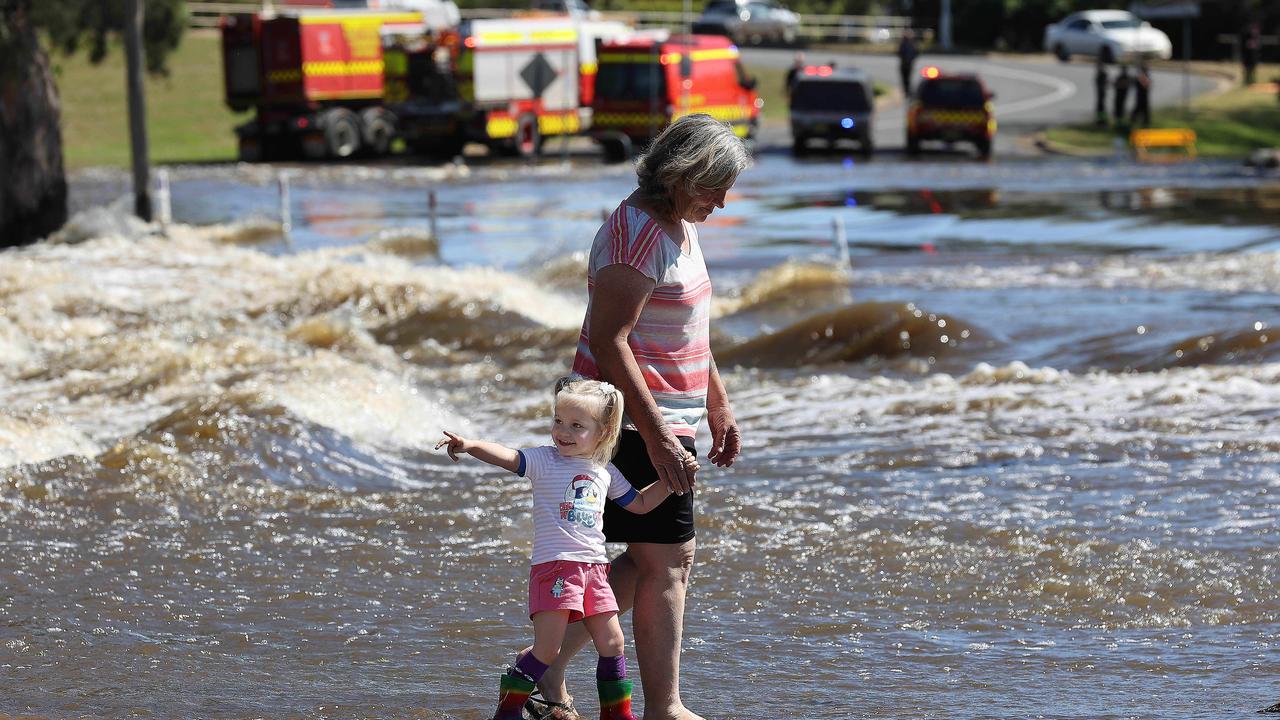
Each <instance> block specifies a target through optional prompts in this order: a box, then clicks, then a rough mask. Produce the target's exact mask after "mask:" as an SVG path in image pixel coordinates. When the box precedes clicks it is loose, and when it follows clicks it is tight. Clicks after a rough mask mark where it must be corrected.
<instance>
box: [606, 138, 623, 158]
mask: <svg viewBox="0 0 1280 720" xmlns="http://www.w3.org/2000/svg"><path fill="white" fill-rule="evenodd" d="M600 149H601V150H603V151H604V159H605V162H611V163H620V162H623V161H624V160H626V159H627V146H626V144H624V143H623V142H622V141H621V140H618V139H617V138H604V139H602V140H601V141H600Z"/></svg>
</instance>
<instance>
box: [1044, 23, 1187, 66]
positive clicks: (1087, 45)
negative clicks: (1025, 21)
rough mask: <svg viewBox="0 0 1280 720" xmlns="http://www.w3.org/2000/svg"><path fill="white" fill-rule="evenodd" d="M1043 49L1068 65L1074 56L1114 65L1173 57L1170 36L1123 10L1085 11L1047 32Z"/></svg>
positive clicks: (1048, 28)
mask: <svg viewBox="0 0 1280 720" xmlns="http://www.w3.org/2000/svg"><path fill="white" fill-rule="evenodd" d="M1044 49H1045V50H1048V51H1049V52H1051V53H1053V54H1054V55H1057V56H1058V59H1059V60H1061V61H1063V62H1066V61H1068V60H1070V59H1071V56H1072V55H1086V56H1088V57H1097V58H1101V59H1102V61H1103V62H1108V63H1110V62H1115V61H1117V60H1121V59H1124V58H1131V57H1157V58H1160V59H1162V60H1168V59H1169V57H1170V56H1171V55H1173V44H1172V43H1170V42H1169V36H1168V35H1165V34H1164V33H1163V32H1161V31H1160V30H1157V29H1156V28H1153V27H1151V23H1149V22H1146V21H1145V20H1142V19H1141V18H1139V17H1138V16H1137V15H1134V14H1133V13H1130V12H1125V11H1124V10H1085V11H1084V12H1078V13H1074V14H1071V15H1068V16H1067V17H1066V18H1065V19H1063V20H1062V21H1061V22H1057V23H1054V24H1052V25H1048V26H1046V27H1045V29H1044Z"/></svg>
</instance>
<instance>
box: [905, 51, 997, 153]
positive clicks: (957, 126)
mask: <svg viewBox="0 0 1280 720" xmlns="http://www.w3.org/2000/svg"><path fill="white" fill-rule="evenodd" d="M920 74H921V75H922V76H923V79H921V81H920V82H918V83H916V91H915V95H914V97H913V98H912V100H911V105H910V106H909V107H908V108H907V153H908V154H910V155H914V154H916V153H918V152H920V143H921V142H923V141H926V140H941V141H943V142H946V143H953V142H957V141H964V142H971V143H973V146H974V147H975V148H976V149H977V150H978V155H980V156H981V157H983V158H984V159H985V158H989V157H991V143H992V142H993V141H994V140H995V137H996V113H995V106H994V105H993V103H992V101H993V100H994V99H995V94H994V93H992V92H991V91H989V90H987V86H986V85H984V84H983V82H982V79H981V78H979V77H978V76H977V75H970V74H963V75H962V74H953V73H943V72H941V71H940V70H939V69H938V68H936V67H932V66H930V67H926V68H924V70H922V71H921V73H920Z"/></svg>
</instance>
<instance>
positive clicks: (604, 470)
mask: <svg viewBox="0 0 1280 720" xmlns="http://www.w3.org/2000/svg"><path fill="white" fill-rule="evenodd" d="M519 452H520V467H519V468H518V469H517V474H519V475H522V476H524V477H527V478H529V482H530V483H531V484H532V485H533V564H534V565H537V564H539V563H545V562H552V561H553V560H572V561H574V562H584V563H607V562H609V556H608V554H607V553H606V552H605V547H604V500H605V498H606V497H608V498H609V499H610V500H613V501H614V502H617V503H618V504H619V505H622V506H624V507H625V506H626V505H628V504H630V503H631V501H632V500H633V499H635V495H636V491H635V488H633V487H631V483H629V482H627V479H626V478H624V477H623V476H622V473H621V472H619V471H618V468H616V467H614V466H613V463H610V464H608V465H605V466H603V467H601V466H600V465H597V464H595V463H594V462H592V461H590V460H588V459H586V458H578V457H567V456H565V455H561V454H560V451H559V450H557V449H555V448H554V447H552V446H550V445H544V446H543V447H536V448H529V449H527V450H521V451H519Z"/></svg>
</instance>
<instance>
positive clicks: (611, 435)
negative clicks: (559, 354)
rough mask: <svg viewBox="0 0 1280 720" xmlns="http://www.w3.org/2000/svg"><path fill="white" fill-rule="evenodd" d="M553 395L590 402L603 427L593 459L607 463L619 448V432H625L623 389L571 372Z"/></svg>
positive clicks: (559, 381) (559, 383)
mask: <svg viewBox="0 0 1280 720" xmlns="http://www.w3.org/2000/svg"><path fill="white" fill-rule="evenodd" d="M554 397H555V399H556V400H557V401H559V400H560V398H561V397H565V398H573V399H575V400H580V401H584V402H587V403H590V407H591V408H592V413H591V416H592V417H593V418H595V420H596V422H598V423H600V425H601V427H603V428H604V434H603V435H601V436H600V444H598V445H596V449H595V450H594V451H592V453H591V460H592V462H594V463H596V464H597V465H608V464H609V461H610V460H612V459H613V454H614V453H615V452H617V450H618V435H619V433H621V432H622V391H621V390H619V389H618V388H616V387H614V386H613V385H610V384H609V383H607V382H604V381H603V380H588V379H587V378H584V377H581V376H578V375H570V376H568V377H562V378H560V379H559V380H557V381H556V390H555V394H554ZM554 411H555V408H554V407H553V408H552V412H554Z"/></svg>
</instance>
